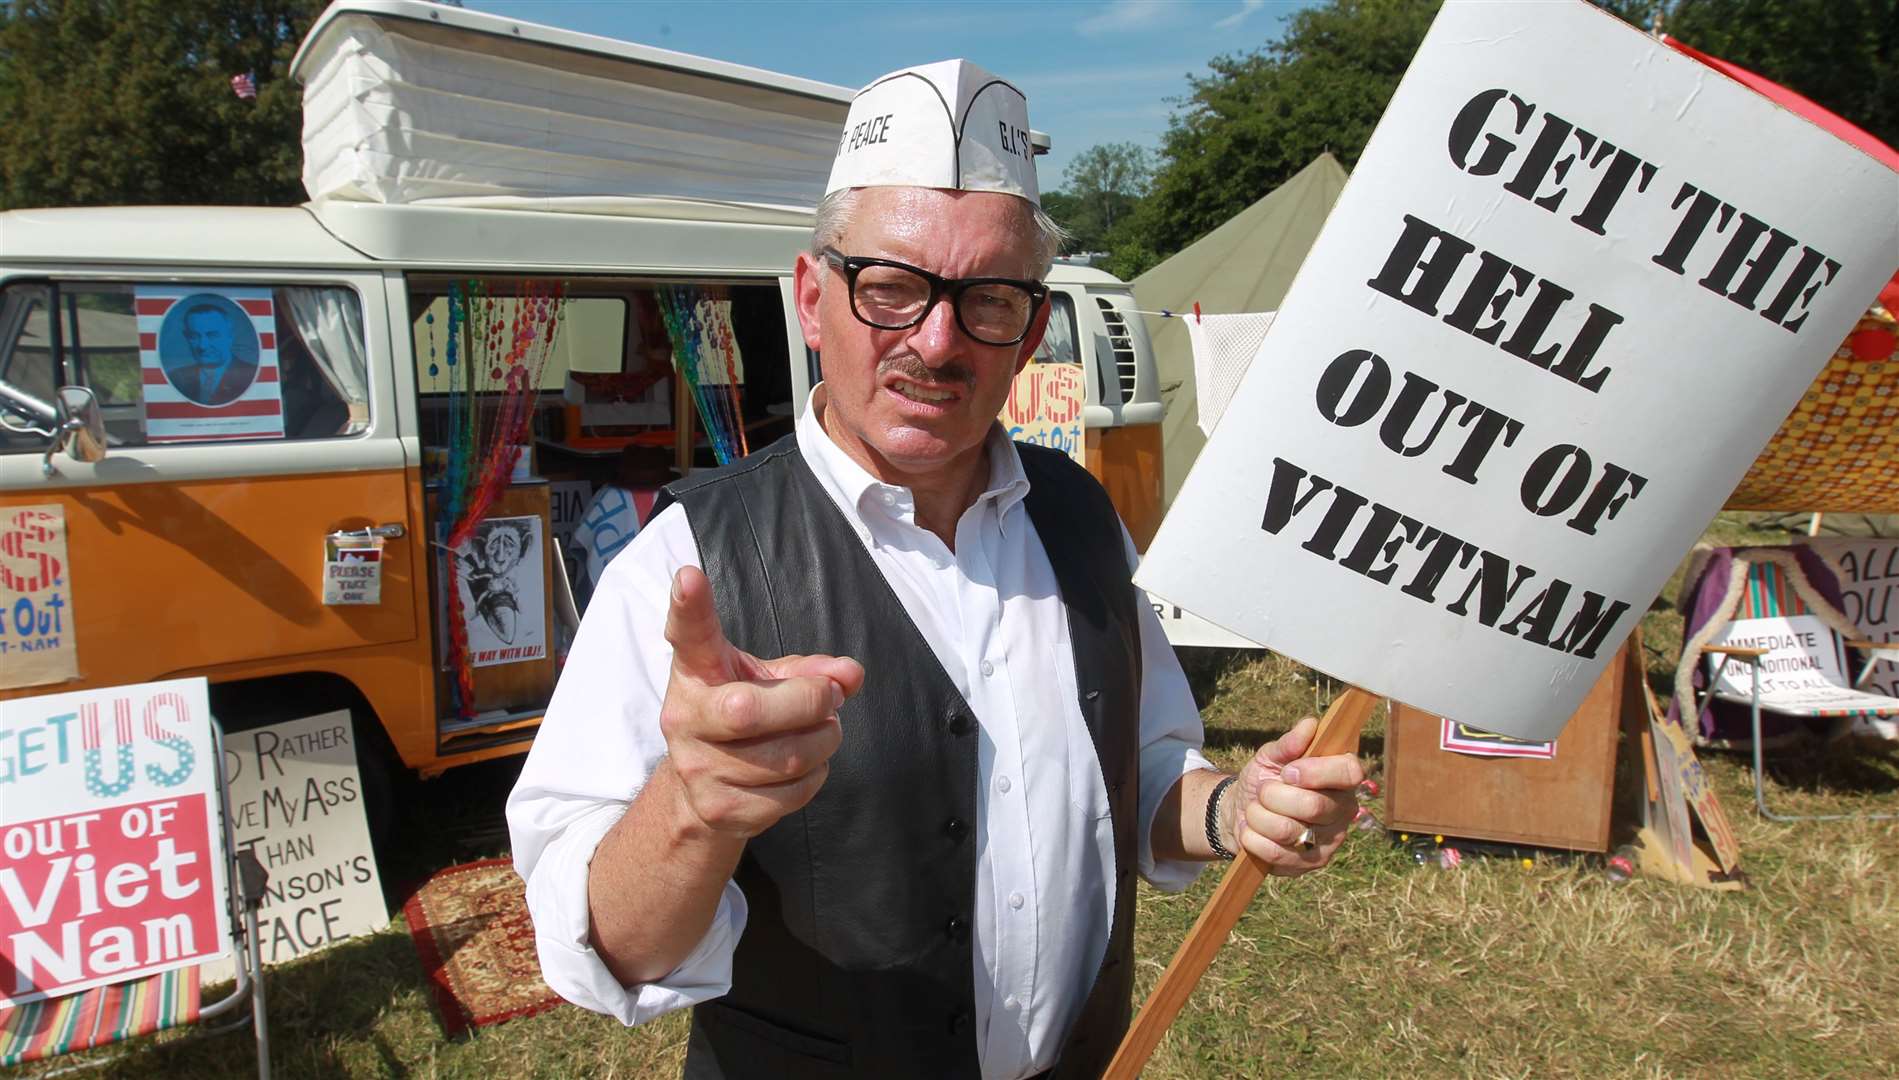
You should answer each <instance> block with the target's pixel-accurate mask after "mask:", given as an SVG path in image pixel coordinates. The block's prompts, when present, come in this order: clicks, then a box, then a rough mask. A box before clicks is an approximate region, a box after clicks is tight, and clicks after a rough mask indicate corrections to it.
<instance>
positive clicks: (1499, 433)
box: [1136, 2, 1899, 740]
mask: <svg viewBox="0 0 1899 1080" xmlns="http://www.w3.org/2000/svg"><path fill="white" fill-rule="evenodd" d="M1895 263H1899V174H1895V173H1894V172H1892V171H1891V170H1889V169H1887V168H1885V167H1884V166H1882V165H1880V164H1879V163H1877V162H1875V161H1874V160H1872V159H1871V158H1869V157H1868V156H1866V155H1865V154H1863V153H1861V152H1860V151H1858V150H1857V149H1855V148H1853V147H1851V146H1849V145H1847V144H1846V143H1844V142H1842V141H1840V140H1839V139H1837V138H1835V137H1833V136H1832V135H1830V134H1828V133H1826V132H1824V131H1822V130H1821V129H1819V128H1818V127H1815V126H1814V125H1813V124H1811V123H1809V122H1808V121H1806V120H1804V119H1802V118H1800V117H1798V116H1795V115H1794V114H1792V113H1789V112H1787V111H1785V110H1784V109H1781V108H1780V107H1779V106H1777V105H1774V104H1772V103H1770V102H1768V101H1767V100H1766V99H1765V98H1762V97H1761V96H1759V95H1757V94H1755V93H1754V92H1753V91H1751V90H1748V89H1746V88H1745V87H1743V86H1741V85H1740V84H1738V83H1735V82H1733V81H1731V80H1729V79H1727V78H1726V77H1725V76H1723V75H1720V74H1718V73H1715V72H1713V71H1711V70H1709V69H1707V68H1705V67H1703V66H1701V65H1699V64H1697V63H1696V62H1695V61H1693V60H1691V59H1689V58H1687V57H1685V56H1681V55H1679V54H1677V53H1674V52H1673V51H1671V50H1669V49H1667V48H1664V47H1662V46H1660V45H1659V44H1658V43H1656V42H1654V41H1652V40H1650V39H1649V38H1648V37H1647V36H1646V35H1643V34H1641V33H1640V32H1638V31H1635V30H1633V29H1631V28H1630V27H1628V26H1627V25H1625V24H1623V23H1621V22H1620V21H1618V20H1617V19H1615V18H1613V17H1611V16H1609V15H1606V14H1604V13H1603V12H1600V11H1598V10H1596V9H1594V8H1592V7H1590V6H1588V5H1586V4H1583V3H1581V2H1575V3H1450V4H1446V5H1445V7H1444V9H1443V11H1442V12H1441V13H1440V14H1439V16H1438V18H1437V21H1436V23H1435V24H1434V25H1433V26H1432V28H1431V32H1430V33H1429V35H1427V37H1426V38H1425V42H1424V45H1423V46H1422V47H1421V48H1420V49H1419V51H1418V55H1417V58H1416V59H1415V60H1414V61H1413V62H1412V65H1411V68H1410V70H1409V71H1408V72H1406V74H1405V77H1404V81H1403V83H1402V84H1401V85H1400V86H1399V88H1398V92H1397V94H1396V95H1395V96H1394V97H1393V98H1392V102H1391V106H1390V107H1389V108H1388V109H1387V110H1386V112H1385V115H1384V118H1383V119H1382V120H1381V121H1380V122H1379V125H1378V130H1377V131H1376V133H1375V134H1374V135H1373V136H1372V139H1371V142H1370V144H1369V145H1368V146H1367V148H1366V151H1365V154H1364V157H1363V158H1362V159H1361V160H1360V163H1359V166H1358V169H1357V170H1356V171H1355V172H1354V173H1353V175H1352V179H1351V181H1350V182H1349V183H1348V184H1347V186H1346V188H1345V192H1344V194H1343V195H1342V196H1341V197H1340V199H1339V202H1338V205H1337V206H1336V207H1335V208H1334V209H1333V211H1332V215H1331V218H1330V219H1329V220H1328V221H1327V222H1326V225H1325V229H1324V231H1323V233H1322V234H1321V235H1320V237H1319V240H1318V243H1317V245H1316V246H1315V247H1314V248H1313V250H1312V253H1311V255H1310V256H1308V257H1307V259H1306V262H1305V264H1304V266H1302V267H1301V268H1300V270H1299V276H1298V278H1297V279H1296V280H1295V281H1294V282H1293V285H1292V289H1291V291H1290V292H1289V293H1288V295H1287V297H1286V300H1285V303H1284V304H1283V305H1281V308H1280V312H1279V316H1278V320H1277V322H1276V323H1275V324H1274V326H1273V329H1272V332H1271V333H1269V334H1268V335H1267V337H1266V341H1265V344H1264V345H1263V346H1262V347H1261V350H1260V353H1259V355H1258V356H1257V357H1256V358H1255V359H1254V362H1253V364H1252V367H1251V369H1250V370H1249V372H1248V374H1247V376H1246V379H1245V381H1244V382H1243V383H1242V384H1241V386H1240V388H1239V390H1238V391H1237V393H1236V394H1235V397H1234V399H1233V402H1232V404H1231V405H1230V406H1229V407H1228V409H1227V412H1226V414H1225V417H1224V419H1223V420H1222V421H1221V423H1220V426H1219V427H1218V428H1217V429H1216V430H1215V432H1214V435H1213V438H1212V440H1211V441H1210V442H1209V443H1208V444H1207V447H1206V449H1205V451H1203V452H1202V454H1201V456H1200V458H1199V460H1198V461H1197V462H1196V463H1195V466H1194V471H1193V472H1192V473H1191V474H1190V475H1189V477H1188V479H1187V482H1186V485H1185V487H1184V488H1183V489H1182V492H1181V494H1180V497H1179V498H1178V499H1177V500H1176V502H1175V504H1174V507H1173V510H1172V512H1171V513H1170V514H1169V515H1168V517H1167V519H1166V520H1165V521H1164V522H1163V523H1162V525H1161V530H1160V534H1159V535H1158V536H1157V537H1156V538H1155V541H1154V543H1153V545H1152V547H1151V548H1150V549H1149V551H1148V555H1147V559H1146V561H1145V562H1144V563H1143V564H1142V566H1141V570H1140V572H1139V574H1138V575H1137V578H1136V580H1137V581H1138V582H1139V583H1140V584H1141V585H1142V586H1143V587H1145V588H1146V589H1147V590H1148V591H1149V592H1151V593H1152V594H1154V595H1155V596H1156V597H1157V598H1163V599H1165V600H1168V601H1171V602H1173V603H1176V604H1179V605H1180V606H1181V607H1183V608H1186V609H1187V610H1189V611H1192V612H1194V613H1196V614H1198V615H1200V616H1202V617H1203V618H1206V619H1207V620H1209V621H1211V622H1213V623H1215V624H1217V625H1220V626H1223V627H1225V628H1227V629H1229V630H1231V631H1233V632H1235V633H1237V634H1240V635H1242V636H1244V637H1246V638H1248V639H1251V640H1254V641H1258V642H1260V643H1261V644H1263V645H1265V646H1267V647H1268V648H1271V649H1274V650H1277V651H1280V652H1284V653H1286V654H1288V655H1290V656H1292V657H1295V658H1296V659H1298V660H1301V661H1303V662H1305V663H1307V664H1310V665H1312V666H1314V667H1316V668H1319V669H1320V670H1323V671H1326V672H1328V673H1330V674H1332V675H1334V676H1337V677H1339V678H1341V679H1344V680H1346V681H1348V682H1351V683H1354V684H1357V685H1359V686H1363V687H1365V688H1367V689H1370V690H1374V691H1377V692H1380V693H1384V694H1388V695H1390V696H1391V697H1394V698H1397V699H1398V700H1401V701H1404V702H1406V703H1408V704H1411V705H1414V706H1416V707H1418V708H1421V709H1424V710H1427V711H1430V712H1434V713H1437V714H1439V715H1442V716H1449V717H1452V718H1453V719H1456V720H1459V721H1462V722H1464V723H1467V724H1470V725H1472V726H1475V727H1479V728H1483V729H1487V730H1490V731H1496V732H1500V733H1503V734H1507V735H1514V736H1518V737H1521V738H1527V739H1536V740H1543V739H1550V738H1554V737H1555V735H1556V733H1557V731H1558V730H1559V729H1560V728H1561V727H1562V724H1563V721H1564V719H1565V718H1566V717H1568V716H1569V714H1570V713H1571V712H1573V711H1574V710H1575V708H1576V706H1577V704H1578V703H1579V702H1580V701H1581V699H1582V697H1583V695H1584V694H1586V693H1587V692H1588V690H1589V688H1590V686H1592V685H1593V684H1594V683H1595V681H1596V678H1597V677H1598V675H1600V673H1601V671H1602V668H1603V666H1604V665H1605V664H1606V663H1607V662H1608V660H1609V658H1610V657H1611V656H1613V655H1614V654H1615V651H1616V647H1617V645H1618V644H1619V643H1620V642H1621V641H1622V639H1623V638H1624V637H1626V636H1627V635H1628V633H1629V631H1630V629H1631V628H1632V627H1633V626H1634V624H1635V622H1636V620H1637V619H1639V618H1640V617H1641V615H1642V612H1643V611H1644V610H1645V609H1646V608H1647V606H1648V603H1649V600H1650V599H1651V598H1652V597H1654V595H1655V594H1656V591H1657V590H1658V589H1659V588H1660V586H1661V584H1662V582H1663V580H1664V579H1665V578H1666V577H1667V576H1668V573H1669V572H1670V570H1672V569H1673V568H1674V566H1675V564H1676V562H1677V561H1678V560H1679V558H1680V557H1681V555H1682V553H1683V552H1684V551H1686V550H1687V548H1688V546H1689V545H1690V544H1691V543H1693V541H1694V539H1695V538H1696V536H1698V535H1699V534H1700V532H1701V530H1702V528H1703V527H1704V526H1705V525H1706V523H1707V522H1708V520H1709V519H1710V518H1711V517H1712V516H1713V515H1714V512H1715V511H1716V510H1717V509H1719V507H1720V506H1721V503H1722V501H1723V500H1724V499H1725V497H1726V496H1727V494H1728V492H1729V491H1731V490H1733V488H1734V485H1735V484H1736V483H1737V482H1738V481H1739V480H1740V478H1741V476H1742V475H1743V474H1744V473H1745V472H1746V470H1747V468H1748V466H1749V465H1750V464H1751V463H1752V462H1753V460H1754V457H1755V455H1756V454H1757V453H1758V452H1759V451H1760V448H1761V447H1762V445H1763V444H1765V443H1766V441H1767V439H1768V437H1769V436H1771V435H1772V434H1773V432H1774V430H1775V428H1776V426H1777V425H1778V424H1779V423H1780V421H1781V420H1782V418H1783V417H1785V416H1786V415H1787V412H1788V411H1789V409H1790V408H1791V407H1792V406H1793V404H1794V402H1795V401H1796V400H1797V399H1798V398H1799V396H1800V394H1801V393H1802V392H1803V391H1804V390H1805V389H1806V388H1807V386H1808V384H1809V383H1810V382H1811V380H1812V379H1813V377H1814V375H1815V374H1816V372H1817V371H1818V370H1819V368H1820V366H1821V365H1822V364H1823V363H1824V362H1825V360H1826V358H1827V356H1829V355H1830V354H1831V353H1832V352H1833V350H1834V347H1835V346H1837V345H1838V344H1839V342H1840V340H1841V338H1842V337H1843V336H1844V335H1845V334H1846V332H1847V330H1848V329H1850V328H1851V326H1852V325H1853V322H1854V320H1855V319H1857V318H1858V317H1859V316H1860V314H1861V313H1862V312H1863V311H1864V310H1865V309H1866V306H1867V304H1869V303H1870V302H1871V301H1872V299H1873V296H1874V294H1875V293H1876V292H1877V290H1878V289H1879V286H1880V285H1881V284H1882V283H1883V282H1884V281H1886V280H1887V279H1888V278H1890V277H1891V276H1892V273H1893V269H1894V264H1895Z"/></svg>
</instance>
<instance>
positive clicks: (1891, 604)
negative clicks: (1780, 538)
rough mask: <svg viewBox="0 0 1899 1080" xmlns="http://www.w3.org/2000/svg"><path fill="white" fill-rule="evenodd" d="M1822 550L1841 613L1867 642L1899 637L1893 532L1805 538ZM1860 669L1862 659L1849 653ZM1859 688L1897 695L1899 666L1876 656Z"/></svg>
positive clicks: (1897, 546) (1897, 554)
mask: <svg viewBox="0 0 1899 1080" xmlns="http://www.w3.org/2000/svg"><path fill="white" fill-rule="evenodd" d="M1806 544H1807V546H1808V547H1811V548H1812V549H1813V550H1815V551H1817V552H1819V553H1820V557H1821V558H1822V559H1825V560H1826V561H1827V563H1828V564H1830V565H1831V566H1832V567H1833V569H1834V572H1835V573H1836V574H1837V575H1838V576H1839V579H1840V612H1841V613H1842V614H1844V615H1845V616H1846V617H1847V618H1848V619H1850V620H1851V621H1852V623H1853V625H1854V626H1856V627H1858V628H1859V632H1860V635H1861V636H1862V637H1864V638H1865V639H1866V640H1867V641H1895V640H1899V603H1895V602H1896V601H1899V540H1895V539H1893V538H1891V537H1832V536H1828V537H1820V538H1817V539H1813V540H1808V541H1806ZM1851 660H1852V671H1853V674H1854V676H1855V677H1857V676H1858V674H1859V669H1860V665H1861V664H1862V663H1864V662H1865V657H1864V656H1861V655H1853V656H1851ZM1859 688H1860V689H1862V690H1865V691H1867V692H1868V693H1874V694H1883V695H1885V696H1887V697H1899V665H1895V664H1893V663H1892V662H1891V661H1889V660H1877V661H1875V662H1874V663H1873V670H1872V671H1871V673H1869V674H1868V675H1867V676H1866V679H1865V681H1864V682H1861V683H1860V684H1859Z"/></svg>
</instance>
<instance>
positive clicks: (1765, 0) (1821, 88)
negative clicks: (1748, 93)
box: [1662, 0, 1899, 146]
mask: <svg viewBox="0 0 1899 1080" xmlns="http://www.w3.org/2000/svg"><path fill="white" fill-rule="evenodd" d="M1662 28H1663V30H1665V31H1666V32H1667V33H1668V34H1669V35H1670V36H1672V37H1677V38H1680V39H1681V40H1682V41H1683V42H1684V43H1686V44H1689V45H1692V46H1694V47H1695V48H1697V49H1700V50H1701V51H1702V52H1705V53H1710V54H1712V55H1714V56H1718V57H1720V58H1721V59H1723V60H1727V61H1730V62H1731V63H1736V64H1739V65H1741V66H1742V67H1744V68H1747V69H1748V70H1750V71H1753V72H1755V73H1756V74H1759V75H1764V76H1766V77H1767V78H1770V79H1772V80H1774V81H1775V82H1777V83H1780V84H1781V85H1782V86H1786V87H1789V88H1791V89H1793V90H1797V91H1799V92H1800V93H1802V94H1804V95H1806V96H1807V97H1809V98H1812V99H1813V100H1814V101H1815V102H1818V103H1819V104H1821V105H1823V106H1825V107H1826V108H1828V109H1831V110H1832V111H1833V112H1835V113H1838V114H1839V115H1840V116H1842V117H1844V118H1846V119H1847V120H1850V121H1852V122H1853V123H1855V124H1858V125H1859V126H1860V127H1862V128H1865V129H1866V130H1867V131H1868V132H1870V133H1871V134H1873V135H1875V136H1877V137H1878V138H1879V139H1880V140H1881V141H1882V142H1884V143H1886V145H1888V146H1899V0H1677V2H1675V3H1673V4H1670V5H1668V7H1667V9H1666V10H1665V11H1664V13H1663V21H1662Z"/></svg>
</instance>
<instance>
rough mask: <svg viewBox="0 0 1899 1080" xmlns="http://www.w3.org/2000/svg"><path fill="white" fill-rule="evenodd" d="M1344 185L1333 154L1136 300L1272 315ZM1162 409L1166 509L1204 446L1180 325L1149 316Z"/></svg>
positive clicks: (1139, 281) (1180, 261)
mask: <svg viewBox="0 0 1899 1080" xmlns="http://www.w3.org/2000/svg"><path fill="white" fill-rule="evenodd" d="M1344 187H1345V169H1344V167H1343V166H1341V165H1340V164H1339V163H1338V159H1337V158H1334V157H1333V156H1332V155H1331V154H1320V155H1319V156H1318V157H1317V158H1316V159H1314V160H1313V162H1312V164H1310V165H1307V166H1306V167H1305V168H1303V169H1301V170H1299V172H1298V173H1296V174H1294V176H1293V177H1292V179H1290V180H1287V181H1286V182H1285V183H1284V184H1281V185H1280V186H1279V187H1278V188H1277V189H1275V190H1274V191H1273V192H1272V193H1271V194H1268V195H1267V196H1265V197H1264V198H1262V199H1260V200H1259V201H1258V202H1256V203H1254V204H1253V205H1251V206H1249V207H1247V208H1246V209H1244V210H1242V211H1240V212H1239V213H1238V214H1235V215H1234V216H1233V218H1232V219H1231V220H1229V221H1228V222H1227V223H1226V224H1224V225H1222V226H1220V227H1219V228H1217V229H1215V230H1213V231H1212V232H1210V233H1208V234H1207V235H1205V236H1203V237H1201V238H1200V239H1198V240H1196V241H1194V242H1193V243H1192V244H1189V245H1188V246H1187V247H1185V248H1183V249H1182V250H1181V251H1179V252H1178V253H1176V254H1175V255H1174V256H1173V257H1172V258H1170V259H1168V260H1167V261H1166V262H1163V263H1161V264H1160V265H1159V266H1156V267H1154V268H1153V269H1151V270H1149V271H1148V272H1147V273H1145V274H1142V275H1141V276H1140V277H1137V278H1135V279H1134V298H1135V300H1136V301H1137V302H1138V303H1139V304H1140V305H1141V307H1142V308H1144V309H1146V310H1148V311H1160V310H1162V309H1165V310H1168V311H1183V310H1191V309H1192V308H1193V305H1194V304H1195V303H1198V304H1199V305H1200V307H1201V310H1203V311H1206V312H1209V313H1212V312H1255V311H1272V310H1275V309H1276V308H1278V306H1279V301H1280V298H1281V297H1283V296H1285V295H1286V289H1287V288H1288V287H1289V286H1291V285H1292V275H1293V273H1294V272H1295V271H1297V270H1298V269H1299V264H1300V263H1302V262H1304V261H1305V257H1306V252H1307V251H1308V250H1309V249H1310V248H1311V247H1312V243H1313V241H1314V240H1317V239H1318V238H1319V227H1320V226H1321V225H1324V224H1325V216H1326V215H1327V214H1328V213H1330V212H1331V210H1332V204H1333V203H1334V202H1337V201H1338V197H1339V192H1340V191H1342V190H1343V189H1344ZM1147 333H1148V336H1149V338H1151V339H1152V340H1153V343H1154V360H1155V364H1156V366H1157V367H1158V368H1159V371H1160V380H1161V397H1162V399H1163V400H1164V401H1165V402H1166V405H1167V416H1166V419H1165V420H1163V421H1162V422H1161V442H1162V457H1163V461H1164V465H1165V469H1166V485H1165V489H1164V491H1163V494H1162V501H1163V503H1164V504H1171V503H1172V502H1173V501H1174V495H1175V493H1177V492H1178V491H1179V490H1180V484H1181V481H1183V480H1185V479H1186V478H1187V469H1188V468H1189V467H1190V466H1192V464H1193V459H1194V458H1195V457H1197V456H1198V455H1199V453H1200V448H1201V447H1203V446H1205V445H1206V442H1207V438H1206V436H1205V435H1203V434H1201V432H1200V426H1199V419H1200V413H1199V409H1198V407H1197V406H1196V404H1195V401H1194V375H1193V350H1192V348H1191V347H1189V345H1188V343H1187V331H1186V328H1185V327H1184V326H1182V325H1181V321H1180V320H1179V319H1163V318H1157V317H1155V316H1151V315H1150V316H1148V317H1147Z"/></svg>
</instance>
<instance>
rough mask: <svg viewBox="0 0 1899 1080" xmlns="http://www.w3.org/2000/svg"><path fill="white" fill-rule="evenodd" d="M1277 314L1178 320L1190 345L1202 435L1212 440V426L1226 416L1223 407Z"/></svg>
mask: <svg viewBox="0 0 1899 1080" xmlns="http://www.w3.org/2000/svg"><path fill="white" fill-rule="evenodd" d="M1277 314H1278V312H1276V311H1266V312H1257V313H1243V314H1231V315H1205V316H1202V315H1183V316H1181V318H1182V319H1184V320H1185V321H1186V323H1187V340H1188V341H1189V342H1191V343H1192V344H1193V382H1194V398H1195V400H1196V401H1197V402H1198V403H1199V406H1200V408H1199V414H1200V415H1199V421H1200V433H1201V434H1202V435H1205V436H1207V437H1208V438H1211V437H1212V436H1213V427H1214V425H1215V424H1218V423H1219V422H1220V414H1221V413H1224V412H1226V403H1227V402H1229V401H1231V400H1233V391H1235V390H1237V389H1239V387H1240V380H1241V379H1242V378H1244V377H1245V376H1246V369H1247V368H1248V367H1251V366H1252V363H1253V354H1255V353H1257V352H1259V347H1260V345H1261V343H1263V342H1264V341H1265V340H1266V331H1267V330H1269V329H1271V328H1272V325H1273V316H1274V315H1277Z"/></svg>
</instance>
